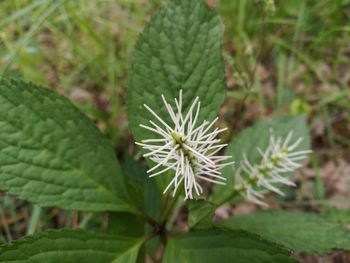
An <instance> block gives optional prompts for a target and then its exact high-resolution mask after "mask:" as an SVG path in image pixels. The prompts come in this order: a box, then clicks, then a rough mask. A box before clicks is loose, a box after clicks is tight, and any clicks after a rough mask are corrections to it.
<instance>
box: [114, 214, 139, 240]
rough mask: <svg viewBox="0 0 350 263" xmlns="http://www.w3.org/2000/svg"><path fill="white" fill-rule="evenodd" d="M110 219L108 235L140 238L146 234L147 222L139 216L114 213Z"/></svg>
mask: <svg viewBox="0 0 350 263" xmlns="http://www.w3.org/2000/svg"><path fill="white" fill-rule="evenodd" d="M108 217H109V219H108V233H110V234H114V235H122V236H129V237H130V236H131V237H140V236H143V235H144V234H145V221H144V219H143V218H141V217H140V216H138V215H135V214H131V213H124V212H113V213H110V214H109V216H108Z"/></svg>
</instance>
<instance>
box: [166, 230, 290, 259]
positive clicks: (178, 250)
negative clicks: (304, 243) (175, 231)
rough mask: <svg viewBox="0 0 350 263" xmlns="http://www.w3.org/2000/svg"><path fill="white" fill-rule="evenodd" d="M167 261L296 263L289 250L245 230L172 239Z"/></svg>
mask: <svg viewBox="0 0 350 263" xmlns="http://www.w3.org/2000/svg"><path fill="white" fill-rule="evenodd" d="M163 262H164V263H178V262H189V263H203V262H205V263H218V262H220V263H226V262H227V263H295V262H297V261H296V260H295V259H293V258H291V256H290V252H289V251H287V250H285V249H283V248H282V247H280V246H277V245H275V244H273V243H271V242H269V241H266V240H264V239H262V238H260V237H259V236H256V235H253V234H250V233H247V232H244V231H225V230H219V229H213V230H201V231H198V232H193V233H188V234H186V235H184V236H182V237H178V238H172V239H170V240H169V243H168V245H167V247H166V250H165V255H164V261H163Z"/></svg>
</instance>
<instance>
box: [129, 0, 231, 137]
mask: <svg viewBox="0 0 350 263" xmlns="http://www.w3.org/2000/svg"><path fill="white" fill-rule="evenodd" d="M222 33H223V25H222V23H221V21H220V19H219V18H218V17H217V15H216V14H215V12H214V11H213V10H212V9H210V8H209V7H208V6H207V5H206V4H204V3H203V1H201V0H191V1H188V0H171V1H169V3H168V4H167V5H166V6H164V7H163V8H162V9H160V10H159V11H158V12H157V13H156V15H155V16H154V17H153V19H152V21H151V22H150V23H149V25H148V26H147V27H146V28H145V29H144V31H143V33H142V34H141V36H140V39H139V40H138V43H137V46H136V50H135V54H134V59H133V63H132V68H131V71H130V74H129V78H128V83H127V101H126V102H127V113H128V119H129V123H130V128H131V131H132V133H133V135H134V138H135V140H137V141H140V140H141V139H145V138H151V137H153V136H154V135H152V133H150V132H148V131H146V130H145V129H142V128H140V127H139V125H140V124H146V123H148V120H149V119H153V117H152V115H151V114H150V113H149V112H148V111H147V110H145V108H144V107H143V106H142V105H143V104H147V105H148V106H149V107H151V108H152V109H154V110H155V111H156V112H157V113H158V114H159V115H160V116H161V117H162V118H163V119H164V120H165V121H167V122H168V123H171V122H170V116H168V114H167V113H166V108H165V106H164V104H163V102H162V99H161V94H164V96H165V97H166V98H167V100H168V102H169V103H171V104H172V105H173V106H174V104H175V103H174V98H177V97H178V95H179V90H180V89H182V90H183V93H184V96H183V107H184V108H185V109H186V110H187V109H188V108H189V106H190V104H191V103H192V101H193V100H194V98H195V97H196V96H199V99H200V101H201V106H202V109H201V113H200V118H199V120H203V119H204V118H206V119H212V118H213V117H214V116H215V115H216V112H217V110H218V108H219V106H220V105H221V104H222V102H223V100H224V95H225V84H224V64H223V60H222V49H221V37H222Z"/></svg>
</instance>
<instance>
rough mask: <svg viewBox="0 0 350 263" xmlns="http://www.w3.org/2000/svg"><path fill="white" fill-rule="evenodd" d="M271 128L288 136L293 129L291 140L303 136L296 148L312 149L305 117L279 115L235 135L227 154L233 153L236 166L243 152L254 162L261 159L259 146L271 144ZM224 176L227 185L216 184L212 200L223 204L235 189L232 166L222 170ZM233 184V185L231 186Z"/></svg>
mask: <svg viewBox="0 0 350 263" xmlns="http://www.w3.org/2000/svg"><path fill="white" fill-rule="evenodd" d="M270 129H272V130H273V133H274V134H275V135H276V136H281V137H284V138H285V137H286V136H287V134H288V133H289V132H290V131H293V137H292V139H291V141H293V140H297V139H298V138H299V137H302V138H303V141H302V143H301V144H300V145H299V146H298V147H297V149H295V150H296V151H298V150H308V149H310V137H309V132H308V128H307V125H306V122H305V119H304V117H302V116H298V117H278V118H275V119H273V120H261V121H259V122H257V123H256V124H254V125H253V127H251V128H247V129H245V130H244V131H242V132H241V133H240V134H238V135H237V136H234V137H233V139H232V141H231V143H230V144H229V146H228V147H227V149H226V152H225V155H231V156H232V157H233V160H234V161H235V165H236V167H239V164H240V162H241V158H242V154H243V153H245V154H246V155H247V158H248V160H249V161H250V162H251V163H253V164H256V163H259V162H260V161H261V155H260V154H259V152H258V151H257V147H259V148H261V149H262V150H264V149H266V148H267V146H268V144H269V138H270V132H269V131H270ZM222 176H224V177H226V178H227V185H226V186H225V187H222V186H216V187H215V191H214V193H213V195H212V199H211V200H212V202H214V203H217V204H221V203H222V202H224V201H225V200H227V199H228V198H229V197H230V195H231V194H232V192H233V191H234V187H233V186H234V182H233V180H234V171H233V170H232V167H230V166H227V167H225V168H224V169H223V171H222ZM230 186H231V187H230Z"/></svg>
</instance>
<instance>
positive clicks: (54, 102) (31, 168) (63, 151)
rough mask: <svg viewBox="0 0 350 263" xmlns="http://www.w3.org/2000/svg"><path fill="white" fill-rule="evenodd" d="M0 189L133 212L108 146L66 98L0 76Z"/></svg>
mask: <svg viewBox="0 0 350 263" xmlns="http://www.w3.org/2000/svg"><path fill="white" fill-rule="evenodd" d="M0 188H1V189H2V190H8V192H9V193H10V194H14V195H18V196H19V197H20V198H22V199H25V200H28V201H30V202H34V203H37V204H39V205H41V206H57V207H61V208H64V209H73V210H90V211H105V210H110V211H133V210H134V208H133V207H132V206H131V205H130V204H129V201H128V196H127V192H126V187H125V182H124V180H123V177H122V175H121V172H120V167H119V164H118V162H117V159H116V157H115V154H114V150H113V148H112V147H111V146H110V144H109V143H108V141H107V140H106V139H105V138H104V137H103V135H102V134H101V133H100V131H99V130H98V129H97V128H96V126H95V125H94V124H93V123H92V122H91V121H90V120H89V119H88V118H87V117H86V116H85V115H84V114H82V113H81V112H80V111H79V110H78V109H77V108H76V107H74V106H73V105H72V104H71V103H70V102H69V101H68V100H67V99H66V98H64V97H63V96H61V95H58V94H55V93H54V92H52V91H50V90H49V89H46V88H43V87H41V86H37V85H34V84H31V83H26V82H23V81H18V80H6V79H0Z"/></svg>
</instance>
